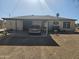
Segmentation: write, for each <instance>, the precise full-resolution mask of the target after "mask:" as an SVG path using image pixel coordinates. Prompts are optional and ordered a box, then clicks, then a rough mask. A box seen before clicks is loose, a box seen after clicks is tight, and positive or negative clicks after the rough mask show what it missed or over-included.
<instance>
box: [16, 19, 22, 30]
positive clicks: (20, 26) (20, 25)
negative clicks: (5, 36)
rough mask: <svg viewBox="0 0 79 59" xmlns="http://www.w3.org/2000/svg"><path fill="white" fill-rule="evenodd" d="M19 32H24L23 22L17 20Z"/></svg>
mask: <svg viewBox="0 0 79 59" xmlns="http://www.w3.org/2000/svg"><path fill="white" fill-rule="evenodd" d="M17 30H23V20H17Z"/></svg>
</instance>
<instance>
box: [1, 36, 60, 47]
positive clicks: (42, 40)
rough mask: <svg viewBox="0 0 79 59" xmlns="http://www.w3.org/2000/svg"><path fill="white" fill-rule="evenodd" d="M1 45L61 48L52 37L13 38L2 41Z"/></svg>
mask: <svg viewBox="0 0 79 59" xmlns="http://www.w3.org/2000/svg"><path fill="white" fill-rule="evenodd" d="M0 45H8V46H9V45H10V46H59V45H58V44H57V43H56V42H55V41H54V40H53V39H52V38H51V37H50V36H49V37H11V38H8V39H1V40H0Z"/></svg>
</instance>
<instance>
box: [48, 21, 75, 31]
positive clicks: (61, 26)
mask: <svg viewBox="0 0 79 59" xmlns="http://www.w3.org/2000/svg"><path fill="white" fill-rule="evenodd" d="M48 22H49V30H50V29H51V27H52V26H59V28H60V30H70V31H74V30H75V21H57V22H59V24H58V25H54V24H53V22H54V21H48ZM63 22H70V28H67V29H66V28H63Z"/></svg>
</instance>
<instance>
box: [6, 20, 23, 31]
mask: <svg viewBox="0 0 79 59" xmlns="http://www.w3.org/2000/svg"><path fill="white" fill-rule="evenodd" d="M16 23H17V24H16ZM16 25H17V26H16ZM16 27H17V28H16ZM6 29H7V30H9V29H13V30H16V29H17V30H23V21H22V20H6Z"/></svg>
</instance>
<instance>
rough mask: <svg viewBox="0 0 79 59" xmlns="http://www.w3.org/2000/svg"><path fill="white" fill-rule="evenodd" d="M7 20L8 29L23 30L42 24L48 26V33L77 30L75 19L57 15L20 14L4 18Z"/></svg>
mask: <svg viewBox="0 0 79 59" xmlns="http://www.w3.org/2000/svg"><path fill="white" fill-rule="evenodd" d="M2 19H4V20H6V29H7V30H10V29H13V30H19V31H23V30H26V31H27V29H28V28H30V27H31V26H32V25H40V26H41V27H45V28H46V33H47V34H48V31H50V30H56V29H59V30H60V31H63V30H66V31H75V21H76V20H75V19H69V18H63V17H56V16H49V15H48V16H35V15H31V16H18V17H9V18H2Z"/></svg>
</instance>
